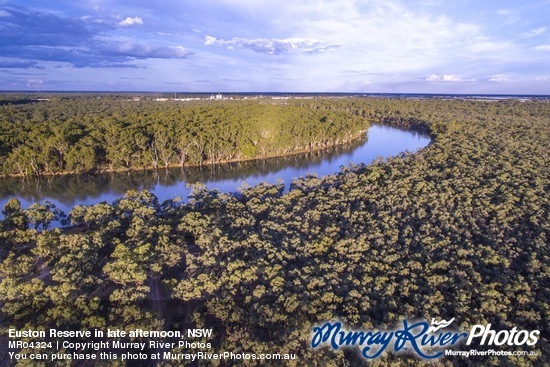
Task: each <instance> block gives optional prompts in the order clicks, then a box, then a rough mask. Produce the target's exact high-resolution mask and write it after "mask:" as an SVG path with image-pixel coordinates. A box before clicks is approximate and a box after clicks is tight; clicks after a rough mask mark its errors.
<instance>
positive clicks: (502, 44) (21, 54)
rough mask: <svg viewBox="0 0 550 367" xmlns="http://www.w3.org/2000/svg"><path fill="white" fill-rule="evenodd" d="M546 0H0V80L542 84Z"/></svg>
mask: <svg viewBox="0 0 550 367" xmlns="http://www.w3.org/2000/svg"><path fill="white" fill-rule="evenodd" d="M549 14H550V1H549V0H527V1H526V0H520V1H510V0H499V1H494V0H472V1H469V0H454V1H450V0H449V1H446V0H416V1H415V0H413V1H406V0H324V1H323V0H200V1H196V0H192V1H191V0H183V1H176V0H154V1H152V0H134V1H122V0H112V1H109V0H90V1H89V0H79V1H74V0H71V1H68V0H48V1H43V0H40V1H34V0H22V1H21V0H19V1H3V0H0V90H38V91H39V90H67V91H71V90H91V91H182V92H183V91H188V92H230V91H236V92H262V91H264V92H265V91H274V92H351V93H355V92H390V93H391V92H413V93H414V92H419V93H421V92H423V93H427V92H431V93H501V94H505V93H521V94H550V16H549Z"/></svg>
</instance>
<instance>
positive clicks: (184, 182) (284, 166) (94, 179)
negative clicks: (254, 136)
mask: <svg viewBox="0 0 550 367" xmlns="http://www.w3.org/2000/svg"><path fill="white" fill-rule="evenodd" d="M429 142H430V138H429V137H428V136H427V135H424V134H420V133H417V132H414V131H408V130H402V129H397V128H393V127H389V126H381V125H372V126H371V127H370V128H369V129H368V131H367V134H366V138H365V139H363V140H359V141H356V142H354V143H353V144H350V145H347V146H340V147H335V148H331V149H328V150H325V151H319V152H312V153H306V154H298V155H292V156H287V157H278V158H270V159H263V160H256V161H247V162H238V163H229V164H222V165H215V166H204V167H202V168H198V167H188V168H170V169H161V170H156V171H155V170H142V171H130V172H118V173H106V174H94V175H64V176H46V177H30V178H3V179H0V208H3V207H4V205H5V204H6V203H7V201H8V200H9V199H11V198H18V199H19V200H20V201H21V204H22V207H23V208H27V207H29V206H30V205H31V204H32V203H35V202H41V203H43V202H44V201H51V202H52V203H54V204H55V205H56V207H57V208H59V209H61V210H63V211H64V212H65V213H68V212H69V211H70V210H71V208H72V207H74V206H75V205H78V204H82V205H92V204H97V203H99V202H102V201H106V202H108V203H111V202H113V201H114V200H116V199H117V198H120V197H122V196H124V193H125V192H126V191H128V190H149V191H150V192H152V193H154V194H155V195H156V196H157V197H158V198H159V200H160V201H161V202H162V201H164V200H167V199H173V198H175V197H181V198H183V199H184V200H186V198H187V195H188V194H189V193H190V191H191V187H190V184H194V183H199V182H201V183H204V184H205V185H206V187H208V188H209V189H218V190H219V191H221V192H233V191H237V189H238V188H239V187H241V186H242V185H243V183H244V184H246V185H250V186H254V185H256V184H259V183H261V182H268V183H276V182H277V181H278V180H282V181H284V183H285V186H286V187H287V188H288V186H289V184H290V182H291V181H292V179H295V178H298V177H303V176H305V175H306V174H316V175H317V176H319V177H322V176H326V175H330V174H333V173H337V172H339V171H340V169H341V167H342V166H350V165H352V164H360V163H365V164H370V163H372V161H373V160H375V159H376V158H383V159H384V158H388V157H391V156H395V155H398V154H399V153H402V152H405V151H408V152H415V151H417V150H418V149H421V148H423V147H425V146H426V145H428V144H429ZM0 217H2V216H1V215H0Z"/></svg>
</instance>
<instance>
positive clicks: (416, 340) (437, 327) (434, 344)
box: [311, 318, 540, 359]
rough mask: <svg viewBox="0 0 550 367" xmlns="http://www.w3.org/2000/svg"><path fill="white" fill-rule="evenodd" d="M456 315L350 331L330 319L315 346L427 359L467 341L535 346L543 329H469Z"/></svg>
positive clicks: (318, 331)
mask: <svg viewBox="0 0 550 367" xmlns="http://www.w3.org/2000/svg"><path fill="white" fill-rule="evenodd" d="M453 322H454V318H452V319H450V320H448V321H447V320H441V321H436V320H435V319H432V322H431V324H430V323H428V322H427V321H425V320H424V321H409V320H403V322H402V327H397V328H395V329H393V330H347V329H345V328H344V327H343V326H342V323H341V322H326V323H325V324H323V325H319V326H315V327H314V328H313V333H312V337H311V347H312V348H313V349H315V348H318V347H322V346H328V347H331V348H332V349H334V350H338V349H340V348H345V347H355V348H358V349H359V350H360V352H361V355H362V356H363V357H364V358H366V359H375V358H378V357H379V356H380V355H382V353H384V351H394V352H402V351H403V352H413V353H415V354H416V355H417V356H418V357H421V358H424V359H436V358H440V357H441V356H443V355H444V351H445V350H446V349H449V348H452V347H453V346H455V345H458V344H461V343H463V342H465V343H466V345H470V344H471V343H473V342H476V343H479V345H488V346H493V345H494V346H501V345H510V346H521V345H528V346H532V345H535V344H536V343H537V341H538V338H539V334H540V331H539V330H533V331H527V330H517V328H515V327H514V328H513V329H512V330H500V331H496V330H492V329H491V324H487V325H474V326H473V327H472V328H471V330H470V331H469V332H464V331H462V332H461V331H456V330H454V329H453V328H452V323H453Z"/></svg>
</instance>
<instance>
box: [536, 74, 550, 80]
mask: <svg viewBox="0 0 550 367" xmlns="http://www.w3.org/2000/svg"><path fill="white" fill-rule="evenodd" d="M535 80H539V81H541V80H542V81H547V80H550V76H548V75H544V76H538V77H536V78H535Z"/></svg>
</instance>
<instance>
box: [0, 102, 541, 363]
mask: <svg viewBox="0 0 550 367" xmlns="http://www.w3.org/2000/svg"><path fill="white" fill-rule="evenodd" d="M300 104H303V105H300ZM228 106H229V105H228ZM235 106H237V104H236V105H235ZM239 106H241V107H243V106H247V108H248V107H250V108H251V109H252V111H248V110H247V109H246V108H243V111H240V112H238V113H241V114H243V115H245V114H251V116H252V117H253V118H252V117H251V119H250V121H256V120H254V119H258V121H268V122H269V123H272V124H273V125H269V123H268V124H267V125H266V129H267V130H265V131H264V130H262V131H263V132H262V131H260V133H259V134H258V137H257V140H256V143H255V144H256V145H255V146H256V147H258V149H259V152H260V154H262V153H261V148H262V147H265V149H266V152H268V151H270V150H269V149H271V148H270V147H272V146H270V145H269V144H268V143H267V142H264V143H265V144H264V145H262V144H263V143H262V140H261V139H267V137H270V136H271V134H272V132H273V131H275V130H272V129H275V126H276V125H277V123H278V122H274V121H275V120H276V118H275V117H274V116H275V115H277V114H276V113H275V111H276V110H278V109H283V107H282V106H275V108H273V109H272V107H268V108H267V109H263V106H262V107H261V108H260V107H258V106H259V105H256V104H250V105H239ZM257 107H258V108H259V109H258V110H255V109H256V108H257ZM288 107H289V109H290V110H291V111H292V108H293V106H288ZM295 107H296V108H297V110H300V109H302V108H304V107H306V108H308V109H312V110H314V111H316V110H319V111H323V113H324V112H326V111H332V110H331V108H334V109H336V110H337V111H346V113H347V114H351V115H356V116H361V117H362V118H366V117H374V118H377V119H379V120H380V121H386V122H387V123H389V124H393V125H397V126H402V127H407V128H412V129H416V130H422V131H429V132H430V133H431V135H432V138H433V141H432V143H431V144H430V146H428V147H427V148H425V149H424V150H422V151H421V152H419V153H416V154H404V155H402V156H399V157H395V158H392V159H389V160H387V161H384V162H382V161H380V162H377V163H375V164H373V165H371V166H357V167H351V168H346V169H344V170H342V172H340V173H339V174H336V175H331V176H327V177H323V178H317V177H315V176H309V177H306V178H302V179H299V180H295V181H294V182H292V184H291V190H290V191H289V192H288V193H286V194H283V187H282V185H269V184H262V185H259V186H256V187H251V188H246V187H243V188H242V189H241V191H240V192H239V193H236V194H221V193H219V192H216V191H212V192H211V191H208V190H206V188H205V187H202V186H197V187H195V188H194V190H193V194H192V197H191V199H190V202H189V203H188V204H182V203H177V202H167V203H164V204H159V203H158V200H157V199H156V197H155V196H154V195H152V194H150V193H148V192H139V193H138V192H135V191H133V192H128V193H127V195H126V197H124V198H122V199H120V200H118V201H116V202H115V203H113V204H112V205H110V204H106V203H102V204H98V205H95V206H91V207H81V206H79V207H76V208H74V209H73V211H72V212H71V213H70V218H71V221H72V223H73V224H75V225H76V226H75V227H71V228H65V229H62V230H59V229H54V230H42V231H41V232H39V233H38V232H37V231H35V230H34V229H28V228H27V225H28V223H31V224H33V223H34V225H35V226H37V227H40V226H42V227H44V228H46V227H47V224H48V221H49V220H50V217H51V216H50V214H48V213H51V210H45V208H42V207H34V208H31V209H28V210H22V209H21V208H20V205H19V204H18V203H17V202H15V201H12V202H10V203H8V205H7V206H6V207H5V208H4V215H5V216H6V218H5V219H4V220H3V221H2V224H1V226H2V228H3V229H2V232H0V240H2V241H4V243H5V245H4V247H3V251H2V252H1V253H0V255H1V256H2V257H1V263H0V300H1V301H0V306H1V314H0V316H1V317H2V321H3V324H4V325H15V326H17V327H18V328H20V329H23V328H25V326H29V325H38V326H40V327H42V328H45V327H48V326H52V325H56V326H62V327H65V328H68V329H78V328H82V327H86V326H88V325H115V326H117V327H120V328H131V327H137V326H139V327H142V328H149V329H166V330H167V329H174V328H180V329H185V328H187V327H198V328H203V327H204V328H210V327H211V328H213V329H214V330H215V331H216V333H219V334H220V335H218V336H216V338H215V339H214V340H213V343H214V345H213V348H214V349H215V350H217V351H221V352H223V351H232V352H235V353H238V352H240V351H245V352H251V351H254V352H257V353H262V352H274V351H276V352H279V353H296V354H297V355H298V361H297V362H296V361H293V362H290V363H289V364H288V365H289V366H292V365H303V364H307V365H312V366H313V365H317V366H329V365H334V366H355V365H361V358H360V357H358V356H357V355H356V354H354V353H351V352H333V351H330V350H328V349H322V350H319V351H317V350H315V351H313V350H310V349H309V348H308V347H307V342H308V338H309V337H310V331H311V328H312V326H313V325H314V324H316V323H318V322H322V321H325V320H332V319H338V320H342V321H343V322H345V323H346V324H348V325H349V326H351V327H354V326H357V327H359V326H360V327H363V328H367V329H371V328H376V327H385V326H388V327H391V326H393V325H395V323H397V322H399V321H400V320H402V319H403V318H424V319H428V320H429V319H430V318H432V317H436V318H444V319H450V318H452V317H455V318H456V319H457V322H458V323H459V324H460V328H461V329H465V328H467V327H468V326H471V325H474V324H478V323H481V324H484V323H491V324H492V328H493V329H495V330H498V329H512V328H513V327H517V329H518V330H521V329H527V330H534V329H538V330H540V331H541V335H542V336H545V335H548V333H549V332H550V330H549V326H548V322H547V320H548V314H549V311H550V309H549V306H548V305H549V293H548V284H549V282H550V272H549V267H548V264H549V263H550V259H549V253H548V238H549V236H550V226H549V221H548V208H549V207H550V202H549V200H550V198H549V196H548V187H549V185H550V177H549V175H550V169H549V167H548V165H549V163H548V162H550V156H549V155H550V153H549V151H548V148H547V147H548V146H550V141H549V139H550V131H549V129H550V106H549V104H548V103H545V102H529V103H519V102H513V101H506V102H499V103H487V102H473V101H440V100H429V101H414V100H370V99H369V100H349V101H345V102H342V101H338V102H335V101H333V100H319V101H307V102H305V101H304V102H296V106H295ZM194 108H196V110H195V112H194V113H195V114H196V113H202V112H201V111H210V113H211V114H210V115H209V116H208V119H210V121H211V122H212V124H223V121H226V120H225V118H224V116H225V117H227V116H226V115H224V114H223V112H224V111H225V110H224V109H225V108H226V106H225V105H221V106H218V107H215V108H213V109H204V107H203V106H195V107H194ZM227 108H229V109H231V108H232V107H227ZM285 108H286V107H285ZM203 109H204V110H203ZM108 110H109V111H111V112H113V116H112V117H113V118H114V117H116V118H118V119H120V120H123V119H122V116H120V114H121V113H122V112H121V113H118V114H119V115H118V116H115V112H114V111H112V110H110V109H108ZM260 111H261V113H260ZM255 112H257V113H258V114H254V113H255ZM271 113H273V114H274V115H272V114H271ZM291 114H292V113H291V112H289V116H290V115H291ZM337 115H338V114H337ZM337 115H330V114H328V113H327V119H326V120H324V121H321V120H319V123H320V124H327V123H329V122H330V121H329V116H332V117H330V118H333V119H336V118H337ZM184 116H185V119H186V121H187V122H189V121H201V122H204V121H205V120H204V119H203V118H197V120H195V115H194V114H189V115H187V114H185V115H184ZM344 116H345V115H341V117H342V118H344ZM203 117H204V118H206V116H203ZM147 118H148V117H147ZM82 119H85V115H83V116H82ZM144 119H146V117H142V121H143V120H144ZM288 121H290V120H288ZM187 122H186V123H185V124H183V126H191V125H188V123H187ZM197 126H199V125H197ZM250 126H254V125H253V123H251V125H250ZM285 126H287V128H288V129H286V130H285V131H287V132H288V133H289V134H292V131H293V129H294V131H301V129H305V128H303V127H302V126H300V124H293V126H290V125H285ZM180 128H182V129H184V130H185V128H183V127H182V126H180V125H179V124H176V129H180ZM205 128H206V127H205ZM334 129H335V128H334ZM133 131H134V130H133ZM135 131H139V129H137V130H135ZM135 131H134V132H135ZM251 131H256V130H254V129H252V130H251ZM305 131H316V130H315V129H313V130H308V129H305V130H304V134H305V135H303V136H307V134H306V132H305ZM327 131H330V129H327ZM185 134H187V135H181V136H188V137H189V139H191V141H192V142H193V143H192V144H190V145H182V144H181V142H180V141H179V140H175V141H174V142H173V144H174V147H175V149H176V150H177V151H175V152H174V154H172V155H168V156H167V157H171V159H172V158H173V159H176V158H177V159H178V160H179V159H180V158H178V157H180V156H179V154H180V153H181V152H183V150H185V149H188V150H187V151H186V153H185V157H186V158H185V160H184V161H185V162H187V161H188V160H191V159H196V158H197V157H201V156H202V157H203V159H204V158H206V159H210V157H211V154H214V157H216V154H215V152H218V150H216V149H219V148H220V147H222V145H220V144H221V143H220V142H219V141H218V142H217V143H216V141H207V140H206V138H205V135H200V130H196V131H195V130H189V131H187V132H186V133H185ZM300 134H301V133H300ZM300 134H298V136H302V135H300ZM308 134H309V132H308ZM327 134H329V135H330V133H327ZM132 136H133V137H132V139H134V140H133V141H132V142H127V148H128V149H130V150H131V152H130V155H129V156H128V157H127V158H128V161H127V162H125V161H124V160H121V161H120V164H122V165H125V164H126V163H128V164H133V163H132V162H141V161H143V159H144V158H143V157H144V156H143V155H138V156H136V155H134V153H135V152H139V151H140V149H141V148H138V147H139V146H140V144H141V146H142V147H143V148H144V149H145V148H147V146H149V147H150V146H151V144H150V143H151V141H149V142H148V143H146V142H144V141H141V142H140V141H137V140H136V139H137V138H136V136H139V134H138V135H132ZM262 136H263V137H262ZM201 137H202V138H201ZM166 138H167V136H164V137H162V134H160V135H159V134H157V135H156V138H155V139H166ZM75 139H76V138H75ZM128 139H130V138H129V137H128ZM193 139H194V140H193ZM201 139H204V140H201ZM227 139H229V140H231V139H233V138H231V137H230V136H229V137H228V138H227ZM280 139H282V140H286V141H292V139H291V138H290V136H289V135H284V134H283V136H282V137H281V138H280ZM319 139H320V140H319ZM138 140H139V139H138ZM222 140H223V139H222ZM251 141H252V142H254V140H251ZM315 141H323V139H322V138H321V137H320V138H318V139H317V140H316V138H315V137H313V138H311V139H310V140H308V142H307V143H304V142H305V141H298V146H299V147H300V148H303V147H304V144H305V146H308V145H310V143H311V144H313V147H315V144H314V143H312V142H315ZM248 142H249V141H248V140H243V142H242V144H241V143H239V144H237V145H233V148H235V147H241V148H242V147H244V146H246V144H248ZM118 143H121V144H122V142H120V141H119V142H118ZM118 143H117V144H118ZM109 144H110V143H109ZM166 144H168V145H170V144H171V143H169V142H168V143H166ZM212 144H213V145H212ZM216 144H218V145H216ZM216 146H217V147H218V148H214V147H216ZM200 147H204V149H203V150H201V153H200V154H199V153H198V152H199V150H200ZM233 148H232V149H233ZM178 149H182V150H178ZM196 149H199V150H196ZM157 151H158V156H159V157H161V156H163V154H164V153H161V152H160V148H158V147H157ZM231 151H232V152H233V153H235V152H236V151H235V150H234V149H233V150H231ZM107 152H109V151H107ZM132 152H134V153H132ZM241 153H243V152H242V151H241ZM108 154H111V153H108ZM197 154H198V155H197ZM235 154H236V153H235ZM192 157H194V158H192ZM149 158H150V157H149ZM159 159H160V160H159V162H162V158H159ZM214 160H217V158H215V159H214ZM27 221H28V222H27ZM99 299H100V300H101V301H102V302H99ZM160 299H167V300H170V302H172V304H171V305H173V307H170V308H165V307H164V305H163V303H162V302H159V300H160ZM147 300H149V301H150V302H146V301H147ZM69 305H71V306H69ZM71 307H72V308H71ZM77 316H78V317H77ZM506 348H507V350H510V349H513V347H509V346H506ZM549 348H550V346H549V344H548V340H547V338H545V337H542V338H541V339H540V340H539V342H538V343H537V345H536V346H535V347H533V349H532V350H536V351H539V352H540V354H539V355H538V356H529V358H527V357H525V358H524V357H513V358H512V357H505V356H493V357H481V356H479V357H478V358H476V359H475V360H465V359H464V358H461V357H456V358H455V357H445V358H444V359H442V360H440V361H437V362H435V364H434V365H437V366H462V365H479V364H483V365H518V364H521V365H525V366H540V365H546V364H548V355H549ZM277 362H279V361H277ZM423 363H424V362H422V361H420V360H416V359H414V358H412V357H410V356H403V355H400V356H396V355H393V354H386V355H384V356H383V357H382V358H381V359H379V360H377V361H375V362H373V365H380V366H381V365H394V366H403V365H407V366H415V365H421V364H423ZM167 364H169V363H167ZM205 365H214V363H211V364H209V363H208V362H205ZM262 365H269V364H265V363H264V364H262ZM272 365H279V364H278V363H277V364H275V362H274V363H273V364H272Z"/></svg>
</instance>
